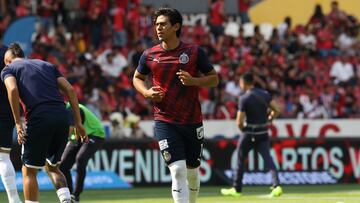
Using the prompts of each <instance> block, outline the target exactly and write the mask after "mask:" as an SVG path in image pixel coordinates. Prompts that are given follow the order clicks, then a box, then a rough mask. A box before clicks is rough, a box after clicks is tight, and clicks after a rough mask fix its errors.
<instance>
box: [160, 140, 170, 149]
mask: <svg viewBox="0 0 360 203" xmlns="http://www.w3.org/2000/svg"><path fill="white" fill-rule="evenodd" d="M159 148H160V150H164V149H167V148H169V145H168V142H167V139H165V140H160V141H159Z"/></svg>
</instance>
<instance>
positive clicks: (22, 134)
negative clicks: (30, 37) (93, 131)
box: [1, 43, 87, 203]
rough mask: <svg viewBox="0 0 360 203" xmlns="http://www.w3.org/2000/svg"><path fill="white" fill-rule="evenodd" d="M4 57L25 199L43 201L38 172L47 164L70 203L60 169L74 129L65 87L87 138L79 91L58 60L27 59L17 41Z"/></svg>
mask: <svg viewBox="0 0 360 203" xmlns="http://www.w3.org/2000/svg"><path fill="white" fill-rule="evenodd" d="M4 58H5V59H4V61H5V64H6V66H5V68H4V69H3V70H2V72H1V79H2V80H3V81H4V83H5V86H6V89H7V93H8V99H9V102H10V106H11V109H12V113H13V117H14V120H15V126H16V131H17V134H18V143H19V144H22V155H21V159H22V162H23V167H22V174H23V185H24V196H25V203H37V202H38V201H39V189H38V184H37V179H36V175H37V172H38V170H39V169H41V168H43V167H44V166H45V170H46V172H47V173H48V175H49V177H50V179H51V180H52V182H53V184H54V186H55V188H56V190H57V191H56V193H57V195H58V197H59V199H60V202H61V203H70V201H71V200H70V191H69V189H68V188H67V185H66V179H65V177H64V175H63V174H62V173H61V171H60V170H59V162H60V158H61V155H62V152H63V151H64V148H65V145H66V142H67V138H68V133H69V119H68V111H67V110H66V108H65V104H64V99H63V97H62V95H61V93H60V90H62V92H64V93H65V94H66V96H67V97H68V99H69V101H70V104H71V107H72V110H73V112H74V115H75V127H76V130H77V132H78V135H79V136H80V137H81V139H83V140H85V141H86V138H87V137H86V134H85V129H84V127H83V125H82V123H81V118H80V110H79V106H78V105H79V104H78V100H77V97H76V94H75V91H74V89H73V88H72V86H71V85H70V84H69V82H68V81H67V80H66V79H65V78H64V77H63V76H62V75H61V74H60V72H59V71H58V70H57V69H56V67H55V66H54V65H52V64H50V63H48V62H45V61H42V60H37V59H24V52H23V50H22V49H21V48H20V46H19V45H18V44H16V43H14V44H11V45H10V46H9V48H8V49H7V51H6V53H5V57H4ZM59 89H60V90H59ZM19 100H21V104H22V106H23V109H24V114H25V119H26V121H27V123H26V127H27V128H26V131H25V130H24V127H23V123H22V120H21V119H20V110H19V103H20V102H19Z"/></svg>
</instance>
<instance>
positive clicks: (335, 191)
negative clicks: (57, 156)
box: [0, 184, 360, 203]
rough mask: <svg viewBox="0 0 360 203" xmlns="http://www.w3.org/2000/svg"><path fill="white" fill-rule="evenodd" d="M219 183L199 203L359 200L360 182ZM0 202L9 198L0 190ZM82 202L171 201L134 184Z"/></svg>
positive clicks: (45, 196) (160, 190)
mask: <svg viewBox="0 0 360 203" xmlns="http://www.w3.org/2000/svg"><path fill="white" fill-rule="evenodd" d="M219 190H220V187H202V188H201V192H200V196H199V199H198V201H197V202H198V203H227V202H234V203H235V202H237V203H245V202H246V203H272V202H273V203H306V202H309V203H310V202H311V203H360V185H355V184H352V185H323V186H285V187H283V190H284V195H283V196H281V197H279V198H268V197H267V196H266V195H267V194H268V192H269V187H262V186H261V187H259V186H246V187H244V193H243V194H244V195H243V196H242V197H240V198H232V197H222V196H220V194H219ZM0 202H7V197H6V193H4V192H1V193H0ZM40 202H42V203H58V202H59V200H58V199H57V196H56V194H55V192H54V191H43V192H41V193H40ZM81 202H82V203H95V202H96V203H171V202H172V199H171V194H170V188H168V187H152V188H150V187H149V188H134V189H129V190H87V191H85V192H84V193H83V194H82V196H81Z"/></svg>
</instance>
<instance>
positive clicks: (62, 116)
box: [45, 110, 71, 203]
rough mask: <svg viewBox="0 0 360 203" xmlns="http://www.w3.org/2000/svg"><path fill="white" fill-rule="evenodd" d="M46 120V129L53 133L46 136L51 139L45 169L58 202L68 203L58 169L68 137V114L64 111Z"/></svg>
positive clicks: (63, 182) (67, 193)
mask: <svg viewBox="0 0 360 203" xmlns="http://www.w3.org/2000/svg"><path fill="white" fill-rule="evenodd" d="M47 120H48V126H47V128H51V129H52V130H53V131H52V133H51V134H50V135H49V134H48V136H49V137H50V136H51V138H52V139H51V142H50V144H49V148H48V149H47V156H46V161H47V165H46V167H45V169H46V172H47V173H48V175H49V177H50V179H51V181H52V182H53V185H54V187H55V189H56V194H57V196H58V197H59V200H60V202H61V203H70V202H71V197H70V191H69V188H68V187H67V183H66V178H65V176H64V174H63V173H62V172H61V171H60V169H59V166H60V163H61V161H60V160H61V155H62V154H63V152H64V149H65V146H66V143H67V140H68V135H69V122H68V112H67V111H66V110H64V111H60V112H59V113H57V114H56V115H55V114H52V115H49V116H48V118H47Z"/></svg>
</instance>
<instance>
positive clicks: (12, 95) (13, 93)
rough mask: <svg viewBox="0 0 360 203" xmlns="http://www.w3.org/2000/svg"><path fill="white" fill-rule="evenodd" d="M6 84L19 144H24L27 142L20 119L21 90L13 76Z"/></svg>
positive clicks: (6, 79)
mask: <svg viewBox="0 0 360 203" xmlns="http://www.w3.org/2000/svg"><path fill="white" fill-rule="evenodd" d="M4 84H5V87H6V90H7V93H8V99H9V103H10V106H11V111H12V113H13V117H14V120H15V125H16V131H17V134H18V143H19V144H23V143H24V142H25V141H26V138H25V137H26V133H25V131H24V129H23V126H22V121H21V117H20V99H19V90H18V87H17V84H16V78H15V77H14V76H12V75H8V76H7V77H6V78H5V80H4Z"/></svg>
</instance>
